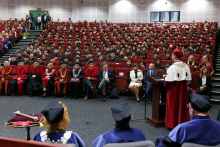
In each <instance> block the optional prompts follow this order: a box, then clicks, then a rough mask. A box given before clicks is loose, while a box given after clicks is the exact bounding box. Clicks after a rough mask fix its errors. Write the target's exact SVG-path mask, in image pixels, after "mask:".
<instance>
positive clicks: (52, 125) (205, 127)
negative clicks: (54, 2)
mask: <svg viewBox="0 0 220 147" xmlns="http://www.w3.org/2000/svg"><path fill="white" fill-rule="evenodd" d="M187 106H188V111H189V114H190V116H191V117H192V120H191V121H188V122H185V123H182V124H179V125H178V126H176V127H175V128H174V129H173V130H172V131H171V132H170V133H169V134H168V135H166V136H161V137H159V138H158V139H156V141H155V145H156V146H157V147H181V146H182V144H183V143H184V142H192V143H196V144H200V145H211V146H213V145H219V144H220V137H219V135H218V134H219V133H220V122H218V121H216V120H212V119H210V118H209V109H210V108H211V104H210V103H209V102H208V101H207V100H206V99H204V98H203V97H202V96H200V95H198V94H194V93H191V94H190V101H189V103H188V104H187ZM55 110H56V111H55ZM111 111H112V116H113V118H114V120H115V123H116V124H115V128H114V129H112V130H110V131H108V132H105V133H103V134H101V135H99V136H98V137H97V138H96V139H95V140H94V141H93V143H92V146H93V147H103V146H105V145H106V144H112V143H129V142H140V141H146V140H147V138H146V136H145V134H144V133H143V132H142V131H141V130H140V129H136V128H131V127H130V125H129V124H130V120H131V117H132V111H131V108H130V106H129V105H128V103H127V102H123V103H121V104H118V105H116V106H113V107H111ZM41 113H42V114H43V115H44V119H43V122H44V124H45V130H44V131H41V132H39V133H37V134H36V135H35V137H34V140H35V141H39V142H47V143H48V142H53V143H58V142H59V143H60V142H61V143H62V144H75V145H76V146H77V147H84V146H85V144H84V142H83V139H81V138H80V136H79V135H77V134H76V133H75V132H72V131H66V128H67V126H68V124H69V121H70V119H69V116H68V112H67V107H66V106H65V105H64V104H63V103H62V102H58V101H56V100H52V101H51V102H50V103H49V104H48V105H47V106H46V107H45V108H44V109H43V110H42V111H41Z"/></svg>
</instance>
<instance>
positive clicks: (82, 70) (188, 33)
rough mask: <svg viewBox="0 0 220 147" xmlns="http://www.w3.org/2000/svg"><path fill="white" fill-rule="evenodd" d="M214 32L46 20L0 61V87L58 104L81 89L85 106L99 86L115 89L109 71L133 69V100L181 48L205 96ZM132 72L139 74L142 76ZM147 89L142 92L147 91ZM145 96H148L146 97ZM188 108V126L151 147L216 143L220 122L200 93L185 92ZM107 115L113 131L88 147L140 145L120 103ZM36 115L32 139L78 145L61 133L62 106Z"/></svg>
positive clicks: (213, 26) (198, 26)
mask: <svg viewBox="0 0 220 147" xmlns="http://www.w3.org/2000/svg"><path fill="white" fill-rule="evenodd" d="M218 34H219V30H218V26H217V23H216V22H206V21H205V22H198V23H197V22H192V23H181V22H179V23H175V22H172V23H163V22H160V23H156V22H155V23H149V24H148V23H111V22H107V21H105V22H102V21H101V22H96V21H95V22H90V23H89V22H86V21H85V22H80V21H78V22H76V23H73V22H71V21H68V22H59V21H58V22H54V21H53V20H50V21H49V22H47V24H46V26H45V27H44V30H43V31H42V33H40V34H39V37H38V38H37V39H36V40H35V41H34V42H33V43H32V44H30V45H29V46H27V47H26V48H25V49H21V51H20V52H18V53H17V55H16V56H11V57H10V59H9V61H5V62H4V66H3V67H2V68H1V69H0V74H1V75H0V79H1V80H0V89H1V92H2V93H3V94H11V95H15V94H16V95H17V94H18V95H24V94H26V93H27V94H29V96H33V95H37V94H38V93H39V92H42V96H43V97H46V96H48V95H54V96H55V97H57V96H58V95H63V96H64V98H67V93H68V92H70V93H71V95H72V96H71V98H76V97H77V95H78V94H80V93H81V91H82V90H84V91H85V93H86V96H85V98H84V100H87V99H88V98H89V97H91V96H94V94H95V92H94V90H95V89H98V91H99V90H100V91H102V94H103V95H106V88H107V87H108V86H111V87H113V85H114V84H113V83H114V78H115V77H114V70H115V68H118V67H120V68H126V69H127V68H128V69H132V71H131V72H130V76H129V77H128V78H130V80H131V82H130V81H129V82H130V84H129V86H128V87H129V89H130V90H131V91H132V92H133V93H134V94H135V96H136V98H137V101H139V93H138V92H139V88H140V87H142V86H146V84H148V81H147V77H148V75H152V74H154V73H155V74H158V73H160V74H161V73H162V74H164V75H165V74H166V70H167V68H168V67H169V66H170V65H171V64H172V63H173V61H172V58H171V54H172V53H173V51H174V50H178V52H180V51H179V50H181V51H182V52H183V56H182V57H181V60H182V61H183V62H185V63H186V64H188V65H189V66H190V70H191V72H192V73H193V72H194V71H198V70H199V71H200V70H201V75H200V81H199V82H198V85H199V86H198V88H197V89H196V92H197V93H200V94H204V93H206V92H207V91H208V90H207V88H206V87H203V86H204V80H203V79H202V78H203V77H204V76H206V77H205V79H206V80H207V79H208V82H207V81H206V82H205V83H210V80H211V78H207V75H212V74H213V73H214V69H213V67H212V59H213V54H214V53H215V45H216V39H217V37H218ZM115 65H116V66H115ZM110 67H112V70H109V69H108V68H110ZM146 70H149V71H148V72H146ZM139 71H143V72H145V75H144V77H143V73H142V72H139ZM154 71H158V72H154ZM142 80H143V81H142ZM146 89H147V90H148V92H149V86H146ZM204 89H205V91H203V90H204ZM148 92H147V93H146V94H147V95H148V97H152V93H151V94H150V93H148ZM103 101H105V97H104V98H103ZM187 107H188V108H189V114H190V116H192V118H193V120H192V121H189V122H186V123H183V124H180V125H178V126H177V127H175V128H174V129H173V131H171V132H170V133H169V135H168V136H162V137H160V138H158V139H157V140H156V142H155V145H156V146H161V147H162V146H181V145H182V144H183V143H184V142H194V143H198V144H203V145H218V144H219V142H220V139H219V137H218V136H217V135H216V134H218V133H219V132H220V130H219V126H220V124H219V122H217V121H214V120H212V119H210V118H209V109H210V108H211V104H210V103H209V102H208V101H206V100H205V99H203V98H202V97H201V96H200V95H197V94H192V95H191V96H190V103H189V104H188V105H187ZM53 109H56V111H53ZM111 110H112V115H113V118H114V120H115V122H116V125H115V129H113V130H111V131H109V132H106V133H104V134H101V135H100V136H98V137H97V138H96V139H95V140H94V142H93V144H92V145H93V146H94V147H102V146H104V145H105V144H108V143H127V142H138V141H146V140H147V139H146V137H145V135H144V133H143V132H142V131H141V130H138V129H133V128H131V127H130V126H129V123H130V120H131V117H132V113H131V109H130V107H129V105H128V104H127V103H126V102H125V103H122V104H119V105H117V106H114V107H112V108H111ZM42 114H43V115H44V116H45V118H44V120H43V121H44V123H45V130H46V131H42V132H39V133H38V134H37V135H36V136H35V137H34V140H36V141H41V142H46V140H48V139H52V140H53V142H54V141H55V142H56V141H59V142H60V141H61V142H62V143H64V144H66V143H74V144H76V145H77V146H78V147H83V146H85V145H84V142H83V140H82V139H81V138H80V137H79V136H78V135H77V134H76V133H73V132H71V131H66V130H65V129H66V127H67V126H68V124H69V117H68V112H67V108H66V107H65V105H64V104H63V103H61V102H57V101H55V100H53V101H52V102H51V103H50V104H48V105H47V106H46V108H45V109H44V110H43V111H42ZM206 128H209V129H206ZM199 130H201V131H199ZM158 137H159V136H158ZM207 138H208V139H207ZM49 141H50V140H49Z"/></svg>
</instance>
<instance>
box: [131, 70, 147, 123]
mask: <svg viewBox="0 0 220 147" xmlns="http://www.w3.org/2000/svg"><path fill="white" fill-rule="evenodd" d="M143 71H145V72H147V71H149V69H144V70H143ZM146 106H147V98H146V96H145V98H144V118H140V119H133V118H132V119H131V121H146V120H147V116H146V110H147V109H146Z"/></svg>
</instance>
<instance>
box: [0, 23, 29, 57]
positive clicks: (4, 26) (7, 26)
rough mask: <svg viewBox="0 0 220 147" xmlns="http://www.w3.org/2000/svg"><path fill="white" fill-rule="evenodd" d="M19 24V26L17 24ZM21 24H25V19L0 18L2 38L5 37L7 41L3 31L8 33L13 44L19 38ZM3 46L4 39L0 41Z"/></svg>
mask: <svg viewBox="0 0 220 147" xmlns="http://www.w3.org/2000/svg"><path fill="white" fill-rule="evenodd" d="M19 25H20V26H19ZM23 25H26V21H18V20H1V21H0V33H1V34H2V35H3V37H4V39H7V40H8V41H9V38H7V37H6V35H5V34H4V33H3V31H4V32H5V33H8V35H9V36H10V37H11V38H12V40H13V44H14V43H15V42H16V41H18V40H19V39H20V38H21V33H22V29H21V28H20V27H23ZM0 43H2V45H3V46H5V42H4V41H0ZM4 52H5V51H4V48H3V50H2V53H4Z"/></svg>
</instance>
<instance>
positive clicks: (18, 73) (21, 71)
mask: <svg viewBox="0 0 220 147" xmlns="http://www.w3.org/2000/svg"><path fill="white" fill-rule="evenodd" d="M27 71H28V68H27V67H25V66H22V68H20V67H19V66H17V67H16V68H15V69H14V74H15V76H13V77H12V79H13V80H17V78H21V79H22V80H27V79H28V77H27V76H26V75H25V74H27ZM22 80H20V81H18V82H17V85H18V91H19V95H24V88H23V82H22Z"/></svg>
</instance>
